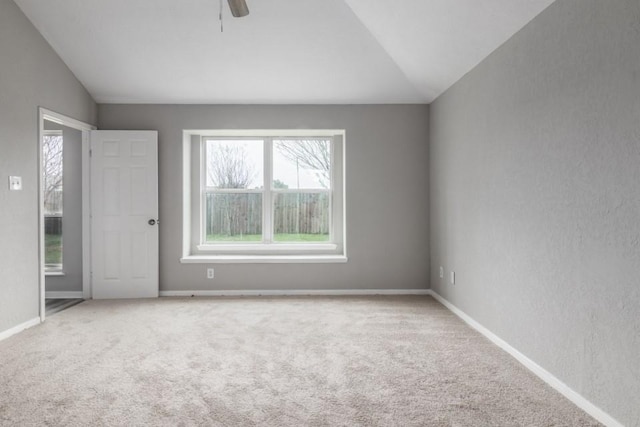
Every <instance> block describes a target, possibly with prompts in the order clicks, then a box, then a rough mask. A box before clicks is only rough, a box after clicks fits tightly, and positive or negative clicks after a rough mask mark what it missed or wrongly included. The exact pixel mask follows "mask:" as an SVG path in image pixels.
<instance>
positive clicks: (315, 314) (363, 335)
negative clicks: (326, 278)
mask: <svg viewBox="0 0 640 427" xmlns="http://www.w3.org/2000/svg"><path fill="white" fill-rule="evenodd" d="M0 425H3V426H4V425H10V426H31V425H52V426H58V425H59V426H86V425H113V426H135V425H153V426H164V425H166V426H180V425H184V426H189V425H203V426H204V425H206V426H595V425H599V424H598V423H596V422H595V421H594V420H593V419H591V418H589V417H588V416H587V415H586V414H584V413H583V412H582V411H581V410H579V409H578V408H577V407H575V406H574V405H573V404H572V403H570V402H569V401H568V400H566V399H565V398H563V397H562V396H561V395H559V394H558V393H556V392H555V391H554V390H552V389H551V388H550V387H548V386H547V385H545V384H544V383H542V382H541V381H540V380H539V379H537V378H536V377H535V376H533V375H532V374H530V373H529V372H528V371H527V370H526V369H524V368H523V367H522V366H521V365H520V364H518V362H516V361H515V360H513V359H512V358H511V357H510V356H508V355H507V354H506V353H504V352H502V351H501V350H499V349H498V348H497V347H495V346H494V345H493V344H491V343H490V342H489V341H487V340H486V339H485V338H483V337H482V336H480V335H479V334H478V333H476V332H475V331H473V330H472V329H470V328H469V327H468V326H466V325H465V324H464V323H462V322H461V321H460V320H459V319H458V318H456V317H455V316H454V315H453V314H451V313H450V312H449V311H448V310H447V309H445V308H444V307H442V306H441V305H440V304H438V303H437V302H436V301H434V300H433V299H432V298H430V297H295V298H287V297H284V298H220V299H212V298H175V299H169V298H162V299H158V300H128V301H116V302H113V301H88V302H84V303H82V304H79V305H77V306H75V307H72V308H70V309H68V310H66V311H64V312H61V313H58V314H56V315H55V316H53V317H51V318H50V319H49V320H47V322H46V323H45V324H44V325H41V326H37V327H34V328H32V329H29V330H27V331H25V332H23V333H21V334H18V335H16V336H14V337H11V338H9V339H8V340H5V341H2V342H0Z"/></svg>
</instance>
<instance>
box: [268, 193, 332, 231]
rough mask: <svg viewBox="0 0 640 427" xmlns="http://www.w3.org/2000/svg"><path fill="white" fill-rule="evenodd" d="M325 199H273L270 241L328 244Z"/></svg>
mask: <svg viewBox="0 0 640 427" xmlns="http://www.w3.org/2000/svg"><path fill="white" fill-rule="evenodd" d="M329 223H330V215H329V195H328V194H326V193H279V194H276V195H275V199H274V236H273V238H274V241H276V242H328V241H329Z"/></svg>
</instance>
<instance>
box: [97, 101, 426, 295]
mask: <svg viewBox="0 0 640 427" xmlns="http://www.w3.org/2000/svg"><path fill="white" fill-rule="evenodd" d="M98 112H99V128H100V129H155V130H158V131H159V163H160V164H159V169H160V172H159V173H160V183H159V184H160V220H161V221H160V227H161V228H160V289H161V290H163V291H165V290H209V289H210V290H216V289H223V290H229V289H240V290H250V289H373V288H376V289H378V288H379V289H393V288H396V289H403V288H406V289H408V288H413V289H426V288H427V285H428V269H429V266H428V262H427V260H428V259H429V249H428V247H429V244H428V240H429V236H428V217H429V213H428V196H427V191H426V190H427V183H428V173H427V163H428V147H427V139H428V119H427V118H428V112H429V110H428V107H427V106H425V105H420V106H415V105H404V106H392V105H389V106H198V105H192V106H188V105H184V106H176V105H174V106H171V105H166V106H162V105H156V106H152V105H99V107H98ZM216 128H221V129H225V128H257V129H269V128H271V129H280V128H282V129H288V128H294V129H300V128H301V129H305V128H307V129H308V128H312V129H313V128H320V129H322V128H324V129H336V128H338V129H346V198H347V225H346V228H347V245H348V248H347V251H348V256H349V261H348V263H346V264H215V265H214V268H215V269H216V273H215V274H216V276H215V279H214V280H207V279H206V274H205V270H206V268H207V265H206V264H197V265H193V264H190V265H183V264H180V261H179V260H180V257H181V252H182V130H183V129H216Z"/></svg>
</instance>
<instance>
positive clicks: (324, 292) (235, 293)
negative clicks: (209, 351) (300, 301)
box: [160, 289, 430, 297]
mask: <svg viewBox="0 0 640 427" xmlns="http://www.w3.org/2000/svg"><path fill="white" fill-rule="evenodd" d="M300 295H306V296H310V295H318V296H334V295H430V292H429V290H428V289H312V290H301V289H299V290H298V289H296V290H243V291H241V290H226V291H219V290H216V291H160V296H161V297H191V296H194V297H223V296H225V297H249V296H300Z"/></svg>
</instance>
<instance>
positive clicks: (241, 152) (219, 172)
mask: <svg viewBox="0 0 640 427" xmlns="http://www.w3.org/2000/svg"><path fill="white" fill-rule="evenodd" d="M263 146H264V144H263V141H262V140H252V141H247V140H228V141H225V140H207V142H206V159H205V169H206V184H207V187H215V188H244V189H256V188H263V186H264V165H263V163H264V162H263V157H262V155H263Z"/></svg>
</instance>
